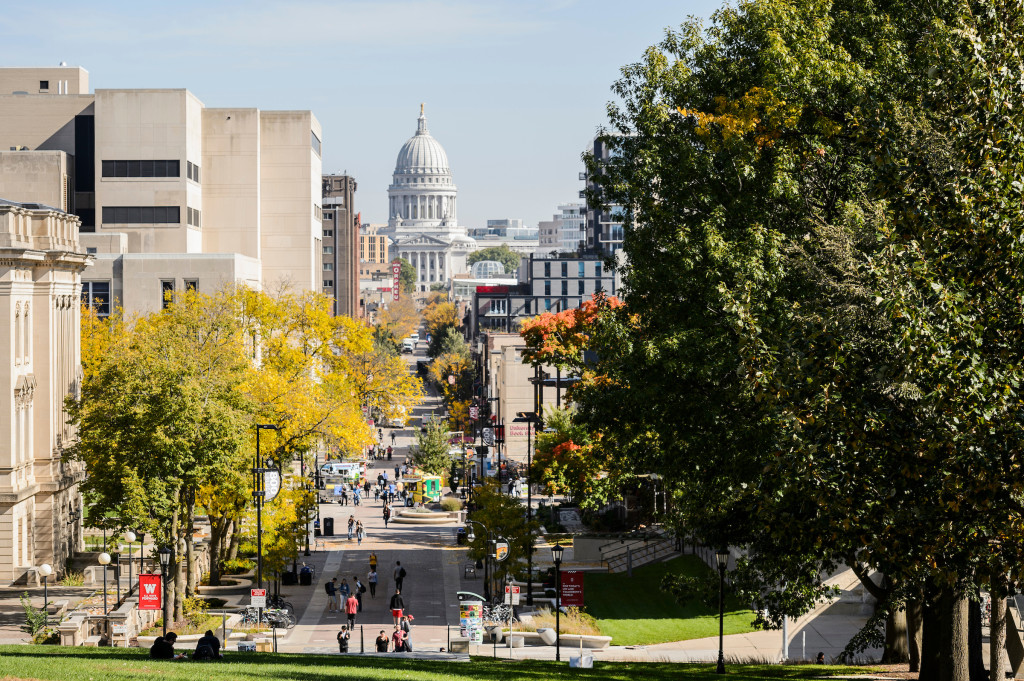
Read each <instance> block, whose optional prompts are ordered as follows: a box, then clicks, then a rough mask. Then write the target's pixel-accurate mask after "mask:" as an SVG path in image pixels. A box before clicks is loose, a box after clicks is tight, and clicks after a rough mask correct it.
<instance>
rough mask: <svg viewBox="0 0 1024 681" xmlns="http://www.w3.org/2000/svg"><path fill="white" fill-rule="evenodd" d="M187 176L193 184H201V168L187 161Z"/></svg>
mask: <svg viewBox="0 0 1024 681" xmlns="http://www.w3.org/2000/svg"><path fill="white" fill-rule="evenodd" d="M185 176H186V177H187V178H188V179H190V180H192V181H193V182H196V183H198V182H199V166H198V165H196V164H195V163H193V162H192V161H187V162H186V164H185ZM172 177H174V176H172Z"/></svg>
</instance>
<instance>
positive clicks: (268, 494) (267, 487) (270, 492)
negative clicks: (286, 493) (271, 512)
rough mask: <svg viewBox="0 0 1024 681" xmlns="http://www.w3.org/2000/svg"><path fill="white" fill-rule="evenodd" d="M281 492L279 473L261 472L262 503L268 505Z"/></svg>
mask: <svg viewBox="0 0 1024 681" xmlns="http://www.w3.org/2000/svg"><path fill="white" fill-rule="evenodd" d="M280 491H281V471H266V470H265V471H263V502H264V503H270V502H271V501H273V500H274V497H276V496H277V495H278V493H279V492H280Z"/></svg>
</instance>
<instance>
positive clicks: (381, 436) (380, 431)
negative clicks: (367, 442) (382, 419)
mask: <svg viewBox="0 0 1024 681" xmlns="http://www.w3.org/2000/svg"><path fill="white" fill-rule="evenodd" d="M377 440H378V441H380V442H384V429H383V428H378V429H377Z"/></svg>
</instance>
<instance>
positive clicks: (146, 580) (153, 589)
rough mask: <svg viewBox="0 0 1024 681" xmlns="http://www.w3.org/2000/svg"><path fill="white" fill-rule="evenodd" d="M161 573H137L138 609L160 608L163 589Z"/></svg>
mask: <svg viewBox="0 0 1024 681" xmlns="http://www.w3.org/2000/svg"><path fill="white" fill-rule="evenodd" d="M160 579H161V575H148V574H142V575H139V610H162V609H163V607H164V606H163V593H164V592H163V589H161V588H160Z"/></svg>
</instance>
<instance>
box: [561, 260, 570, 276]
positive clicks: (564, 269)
mask: <svg viewBox="0 0 1024 681" xmlns="http://www.w3.org/2000/svg"><path fill="white" fill-rule="evenodd" d="M568 276H569V263H567V262H563V263H562V278H563V279H564V278H565V277H568Z"/></svg>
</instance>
